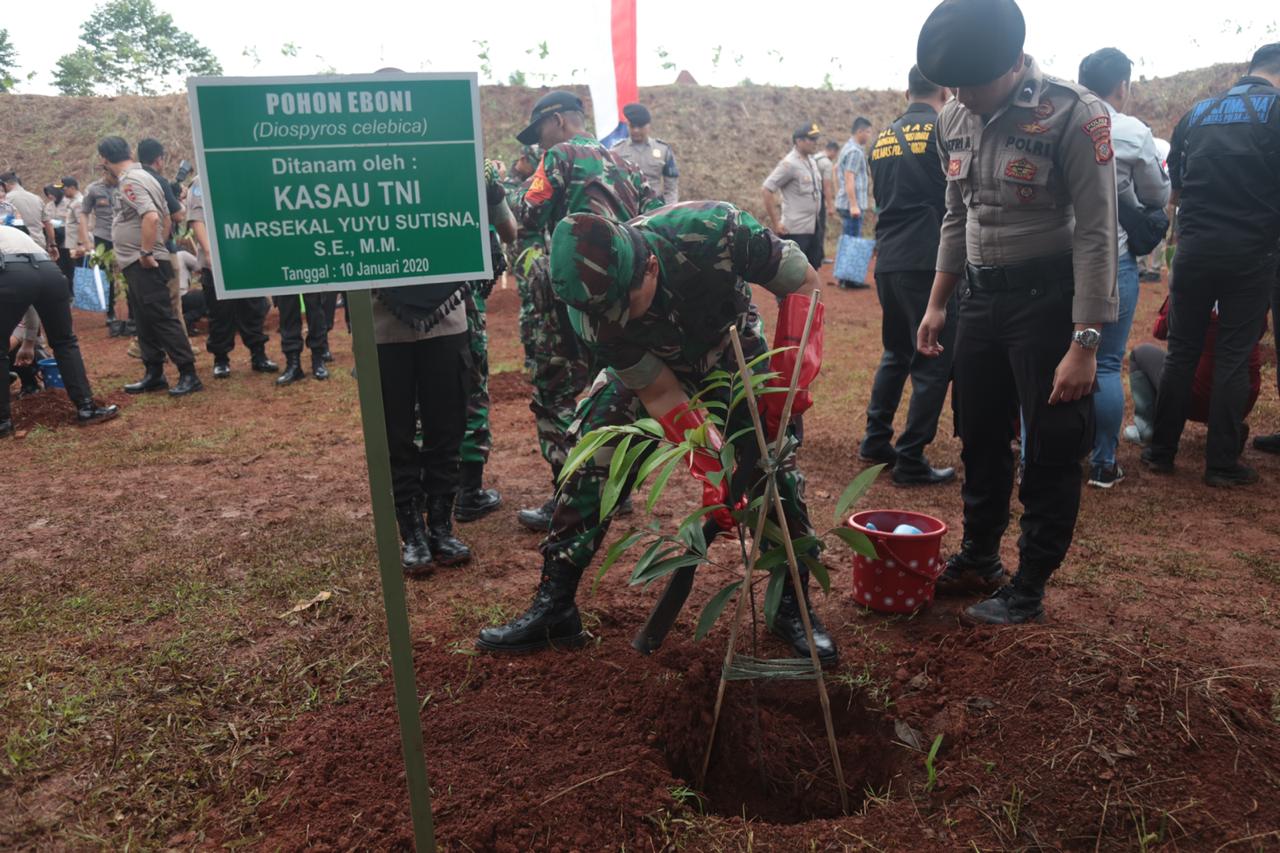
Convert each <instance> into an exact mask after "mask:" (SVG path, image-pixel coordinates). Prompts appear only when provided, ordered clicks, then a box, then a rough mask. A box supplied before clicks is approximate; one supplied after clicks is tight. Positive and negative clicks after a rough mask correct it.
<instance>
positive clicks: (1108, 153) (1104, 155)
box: [1093, 137, 1116, 166]
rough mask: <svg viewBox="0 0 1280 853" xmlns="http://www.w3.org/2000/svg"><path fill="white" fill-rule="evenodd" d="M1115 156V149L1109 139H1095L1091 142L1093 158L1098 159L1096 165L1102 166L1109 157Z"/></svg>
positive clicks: (1107, 161)
mask: <svg viewBox="0 0 1280 853" xmlns="http://www.w3.org/2000/svg"><path fill="white" fill-rule="evenodd" d="M1115 156H1116V152H1115V149H1113V148H1112V147H1111V139H1110V138H1109V137H1108V138H1107V139H1097V140H1094V143H1093V159H1094V160H1096V161H1098V165H1100V166H1103V165H1106V164H1107V163H1110V162H1111V158H1112V157H1115Z"/></svg>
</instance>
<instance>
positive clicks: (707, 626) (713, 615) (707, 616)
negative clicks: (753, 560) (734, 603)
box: [693, 581, 742, 642]
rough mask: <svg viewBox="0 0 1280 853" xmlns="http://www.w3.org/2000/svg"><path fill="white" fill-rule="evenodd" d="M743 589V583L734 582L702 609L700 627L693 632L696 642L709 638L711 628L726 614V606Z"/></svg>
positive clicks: (699, 620) (714, 596) (699, 618)
mask: <svg viewBox="0 0 1280 853" xmlns="http://www.w3.org/2000/svg"><path fill="white" fill-rule="evenodd" d="M741 588H742V581H734V582H733V583H731V584H729V585H728V586H726V587H725V588H724V589H722V590H720V591H719V592H717V593H716V594H715V595H713V596H712V597H711V600H710V601H708V602H707V606H706V607H704V608H702V615H701V616H699V617H698V627H697V628H695V629H694V632H693V639H694V642H698V641H699V640H701V639H702V638H703V637H705V636H707V632H708V631H710V630H711V626H712V625H714V624H716V620H717V619H719V618H720V614H721V613H723V612H724V606H725V605H726V604H728V603H729V599H730V598H731V597H732V596H733V593H734V592H735V591H737V590H739V589H741Z"/></svg>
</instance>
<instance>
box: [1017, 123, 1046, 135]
mask: <svg viewBox="0 0 1280 853" xmlns="http://www.w3.org/2000/svg"><path fill="white" fill-rule="evenodd" d="M1018 130H1020V131H1022V132H1023V133H1028V134H1031V135H1032V136H1038V135H1039V134H1041V133H1048V132H1049V126H1048V125H1044V124H1041V123H1040V122H1038V121H1029V122H1026V123H1024V124H1020V125H1018Z"/></svg>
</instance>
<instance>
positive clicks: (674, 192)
mask: <svg viewBox="0 0 1280 853" xmlns="http://www.w3.org/2000/svg"><path fill="white" fill-rule="evenodd" d="M622 115H623V117H624V118H625V119H626V120H627V130H628V136H627V138H626V139H620V140H618V141H617V142H616V143H614V146H613V148H612V149H611V150H612V151H613V152H614V153H615V154H618V155H619V156H621V157H622V159H624V160H626V161H627V162H628V163H630V164H631V165H633V166H635V167H636V168H637V169H639V170H640V173H641V174H642V175H644V179H645V180H646V181H648V182H649V186H651V187H653V191H654V192H658V188H659V187H661V188H662V192H661V193H660V195H661V196H662V201H663V203H664V204H675V203H676V202H678V201H680V170H679V169H677V168H676V155H675V152H674V151H672V150H671V146H670V145H668V144H667V143H665V142H663V141H662V140H661V139H659V138H658V137H656V136H654V135H653V134H652V132H651V130H650V127H649V125H650V123H651V122H652V121H653V118H652V117H651V116H650V115H649V109H648V107H646V106H644V105H643V104H627V105H626V106H625V107H623V108H622Z"/></svg>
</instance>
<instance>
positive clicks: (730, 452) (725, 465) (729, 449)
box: [720, 441, 737, 476]
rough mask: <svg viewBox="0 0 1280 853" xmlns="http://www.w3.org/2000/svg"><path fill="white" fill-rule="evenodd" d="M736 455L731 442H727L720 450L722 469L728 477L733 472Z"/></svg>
mask: <svg viewBox="0 0 1280 853" xmlns="http://www.w3.org/2000/svg"><path fill="white" fill-rule="evenodd" d="M736 455H737V454H735V453H734V448H733V442H731V441H726V442H725V443H724V446H723V447H721V448H720V469H721V470H722V471H724V472H725V475H726V476H728V475H729V473H730V472H731V471H733V460H734V459H735V458H736Z"/></svg>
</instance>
